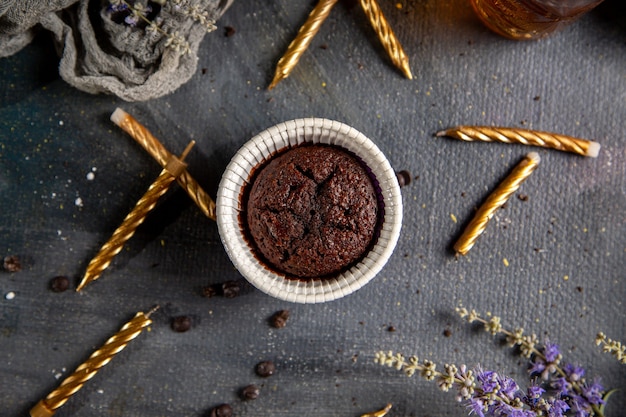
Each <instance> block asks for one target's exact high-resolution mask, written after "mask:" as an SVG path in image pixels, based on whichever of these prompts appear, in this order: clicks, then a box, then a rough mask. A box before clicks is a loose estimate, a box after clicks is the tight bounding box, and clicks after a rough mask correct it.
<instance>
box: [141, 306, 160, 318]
mask: <svg viewBox="0 0 626 417" xmlns="http://www.w3.org/2000/svg"><path fill="white" fill-rule="evenodd" d="M159 308H161V306H160V305H158V304H157V305H155V306H154V307H152V309H151V310H150V311H148V312H147V313H145V314H144V316H146V317H147V318H150V316H151V315H152V313H154V312H155V311H157V310H158V309H159Z"/></svg>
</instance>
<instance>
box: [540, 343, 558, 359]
mask: <svg viewBox="0 0 626 417" xmlns="http://www.w3.org/2000/svg"><path fill="white" fill-rule="evenodd" d="M560 355H561V351H560V350H559V345H557V344H556V343H550V342H546V343H545V344H544V347H543V356H545V357H546V362H555V361H557V360H558V359H560V358H559V356H560Z"/></svg>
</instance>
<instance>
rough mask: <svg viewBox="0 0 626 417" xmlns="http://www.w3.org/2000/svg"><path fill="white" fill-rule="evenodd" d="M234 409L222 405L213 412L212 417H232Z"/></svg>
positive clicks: (227, 405)
mask: <svg viewBox="0 0 626 417" xmlns="http://www.w3.org/2000/svg"><path fill="white" fill-rule="evenodd" d="M232 415H233V407H231V406H230V405H229V404H222V405H218V406H217V407H214V408H213V409H212V410H211V417H232Z"/></svg>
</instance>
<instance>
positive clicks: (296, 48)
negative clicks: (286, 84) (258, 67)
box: [268, 0, 337, 90]
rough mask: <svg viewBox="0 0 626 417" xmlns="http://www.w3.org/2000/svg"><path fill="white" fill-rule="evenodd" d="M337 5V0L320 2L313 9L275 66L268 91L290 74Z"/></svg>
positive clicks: (322, 0) (321, 0)
mask: <svg viewBox="0 0 626 417" xmlns="http://www.w3.org/2000/svg"><path fill="white" fill-rule="evenodd" d="M336 3H337V0H320V1H319V2H318V3H317V5H316V6H315V8H314V9H313V10H312V11H311V13H310V14H309V17H308V18H307V20H306V22H304V25H302V27H301V28H300V30H299V31H298V34H297V35H296V37H295V39H294V40H293V41H291V43H290V44H289V47H288V48H287V52H285V55H283V56H282V58H280V60H279V61H278V64H277V65H276V72H275V73H274V79H273V80H272V82H271V83H270V86H269V87H268V89H269V90H271V89H272V88H274V87H275V86H276V84H278V83H279V82H280V81H281V80H284V79H285V78H287V77H288V76H289V74H291V71H292V70H293V69H294V68H295V66H296V65H297V64H298V61H299V60H300V57H301V56H302V54H303V53H304V51H306V49H307V48H308V47H309V45H310V44H311V41H312V40H313V38H314V37H315V35H316V34H317V32H318V31H319V30H320V27H321V26H322V23H324V20H326V18H327V17H328V15H329V14H330V11H331V10H332V8H333V6H334V5H335V4H336Z"/></svg>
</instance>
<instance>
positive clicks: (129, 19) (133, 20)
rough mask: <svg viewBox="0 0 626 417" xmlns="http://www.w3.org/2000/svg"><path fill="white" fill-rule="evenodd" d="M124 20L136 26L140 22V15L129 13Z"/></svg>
mask: <svg viewBox="0 0 626 417" xmlns="http://www.w3.org/2000/svg"><path fill="white" fill-rule="evenodd" d="M124 22H125V23H126V24H127V25H129V26H136V25H137V23H139V17H137V16H136V15H134V14H129V15H128V16H126V17H125V18H124Z"/></svg>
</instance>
